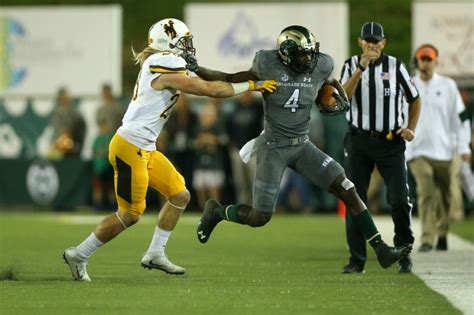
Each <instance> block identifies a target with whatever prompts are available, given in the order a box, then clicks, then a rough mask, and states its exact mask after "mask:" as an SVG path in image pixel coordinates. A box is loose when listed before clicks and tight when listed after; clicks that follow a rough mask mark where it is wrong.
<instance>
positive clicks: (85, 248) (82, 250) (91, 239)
mask: <svg viewBox="0 0 474 315" xmlns="http://www.w3.org/2000/svg"><path fill="white" fill-rule="evenodd" d="M102 245H104V243H103V242H101V241H100V240H99V239H98V238H97V236H95V234H94V232H92V233H91V235H89V236H88V237H87V238H86V239H85V240H84V241H83V242H82V243H81V244H79V245H78V246H77V247H76V252H77V257H78V258H79V259H80V260H87V259H89V257H91V255H92V254H93V253H94V252H95V251H96V250H97V249H99V247H101V246H102Z"/></svg>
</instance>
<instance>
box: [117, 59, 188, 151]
mask: <svg viewBox="0 0 474 315" xmlns="http://www.w3.org/2000/svg"><path fill="white" fill-rule="evenodd" d="M163 73H187V71H186V61H185V60H184V59H183V58H181V57H178V56H176V55H174V54H171V53H156V54H153V55H151V56H149V57H148V58H147V59H146V60H145V62H144V63H143V66H142V69H141V71H140V73H139V74H138V79H137V84H136V85H135V90H134V92H133V98H132V100H131V102H130V104H129V105H128V108H127V112H126V113H125V116H124V117H123V120H122V126H121V127H120V128H119V129H118V130H117V133H118V134H119V135H120V136H122V137H123V138H124V139H125V140H127V141H128V142H130V143H132V144H134V145H136V146H137V147H139V148H141V149H143V150H146V151H154V150H156V146H155V141H156V139H157V138H158V136H159V135H160V132H161V130H162V129H163V126H164V125H165V123H166V121H168V117H169V115H170V112H171V109H172V107H173V106H174V104H176V101H177V100H178V97H179V92H178V91H176V90H173V89H164V90H159V91H158V90H155V89H154V88H153V87H152V86H151V82H152V81H153V80H154V79H155V78H157V77H159V76H160V75H161V74H163Z"/></svg>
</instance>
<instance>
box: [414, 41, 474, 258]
mask: <svg viewBox="0 0 474 315" xmlns="http://www.w3.org/2000/svg"><path fill="white" fill-rule="evenodd" d="M414 63H415V66H416V68H417V74H416V75H415V76H414V77H413V81H414V83H415V85H416V87H417V89H418V91H419V93H420V97H421V104H422V106H421V114H420V119H419V120H418V127H417V136H416V138H415V139H414V140H413V141H412V142H411V143H407V149H406V151H405V155H406V159H407V161H408V167H409V168H410V171H411V172H412V174H413V177H414V179H415V182H416V193H417V200H418V213H419V217H420V220H421V229H422V235H421V246H420V248H419V251H420V252H428V251H431V250H432V249H433V246H434V242H435V238H436V236H437V237H438V241H437V244H436V249H437V250H447V248H448V245H447V234H448V229H449V203H450V167H451V162H452V160H453V158H454V156H455V155H456V154H459V155H461V157H462V159H463V160H465V161H470V159H471V150H470V148H469V142H470V126H469V122H465V123H462V122H461V120H460V118H459V113H461V112H462V111H463V110H464V104H463V101H462V98H461V95H460V93H459V90H458V88H457V85H456V82H454V80H452V79H451V78H448V77H446V76H443V75H440V74H438V73H436V72H435V69H436V66H437V65H438V50H437V49H436V47H434V46H433V45H430V44H424V45H422V46H420V47H419V48H418V49H417V50H416V52H415V57H414Z"/></svg>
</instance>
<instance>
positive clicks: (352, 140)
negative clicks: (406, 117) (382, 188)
mask: <svg viewBox="0 0 474 315" xmlns="http://www.w3.org/2000/svg"><path fill="white" fill-rule="evenodd" d="M344 145H345V169H346V174H347V177H348V178H349V179H350V180H351V181H352V182H353V183H354V185H355V187H356V190H357V193H358V194H359V196H360V198H361V199H362V201H363V202H364V203H365V204H367V190H368V188H369V183H370V177H371V175H372V171H373V170H374V166H375V165H376V166H377V168H378V170H379V172H380V175H381V176H382V178H383V180H384V182H385V184H386V185H387V202H388V204H389V205H390V208H391V214H392V220H393V223H394V225H395V237H394V239H393V243H394V245H395V246H400V245H403V244H407V243H409V244H413V242H414V237H413V232H412V230H411V228H410V223H411V209H412V206H411V203H410V200H409V195H408V182H407V167H406V162H405V140H403V139H402V138H400V137H395V139H393V140H391V141H389V140H386V139H384V138H381V137H373V136H371V135H369V134H367V133H360V132H358V133H356V132H354V130H351V129H349V132H348V133H347V134H346V137H345V140H344ZM346 239H347V244H348V245H349V250H350V253H351V257H350V262H351V263H354V264H358V265H361V266H364V264H365V262H366V260H367V250H366V240H365V238H364V236H363V235H362V233H361V232H360V231H359V230H358V229H357V228H356V226H355V224H354V223H353V221H352V220H351V217H350V216H349V211H347V214H346Z"/></svg>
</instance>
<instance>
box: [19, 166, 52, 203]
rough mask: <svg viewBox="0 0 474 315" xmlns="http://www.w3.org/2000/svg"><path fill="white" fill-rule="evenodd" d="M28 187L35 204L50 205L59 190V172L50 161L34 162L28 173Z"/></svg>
mask: <svg viewBox="0 0 474 315" xmlns="http://www.w3.org/2000/svg"><path fill="white" fill-rule="evenodd" d="M26 187H27V188H28V192H29V193H30V196H31V199H33V201H34V202H36V203H38V204H40V205H50V204H51V203H52V202H53V201H54V199H55V198H56V195H57V194H58V190H59V176H58V172H57V171H56V169H55V168H54V166H53V165H52V164H51V163H50V162H48V161H45V160H37V161H34V162H33V163H31V165H30V167H29V168H28V171H27V172H26Z"/></svg>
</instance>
